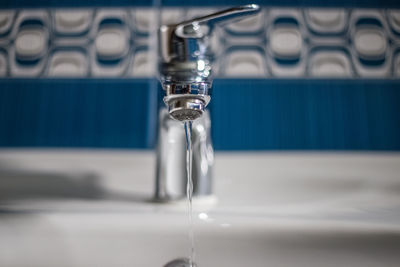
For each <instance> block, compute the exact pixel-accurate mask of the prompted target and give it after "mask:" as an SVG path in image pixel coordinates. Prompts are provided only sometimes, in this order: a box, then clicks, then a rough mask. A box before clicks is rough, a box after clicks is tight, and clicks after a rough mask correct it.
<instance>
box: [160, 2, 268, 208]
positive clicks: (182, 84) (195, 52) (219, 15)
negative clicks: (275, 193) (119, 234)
mask: <svg viewBox="0 0 400 267" xmlns="http://www.w3.org/2000/svg"><path fill="white" fill-rule="evenodd" d="M259 9H260V8H259V6H258V5H254V4H252V5H244V6H239V7H234V8H229V9H225V10H222V11H219V12H216V13H213V14H209V15H206V16H201V17H197V18H194V19H191V20H186V21H183V22H181V23H178V24H171V25H162V26H161V27H160V28H159V31H158V41H159V43H158V50H159V66H158V68H159V80H160V82H161V85H162V88H163V91H164V103H165V104H166V107H167V109H161V111H160V114H159V123H160V124H159V125H160V127H159V132H158V145H157V171H156V190H155V199H156V200H159V201H164V200H170V199H179V198H182V197H184V196H185V192H186V190H185V187H186V173H185V170H186V168H185V165H184V164H185V162H186V161H185V151H186V150H185V135H184V129H183V126H182V123H181V122H182V121H188V120H191V121H194V122H193V128H192V129H193V133H192V140H193V141H192V143H193V173H192V178H193V182H194V191H193V194H194V195H195V196H206V195H210V194H211V193H212V190H211V189H212V188H211V181H212V179H211V176H212V175H211V172H212V165H213V161H214V157H213V149H212V145H211V138H210V132H211V131H210V125H211V121H210V115H209V112H208V111H207V110H206V109H205V108H206V106H207V105H208V103H209V102H210V99H211V97H210V93H211V86H212V80H213V75H212V74H213V73H212V63H213V61H214V56H213V53H212V51H211V48H210V36H211V33H212V32H213V29H214V27H215V25H216V24H217V23H222V22H224V21H225V22H226V21H232V19H234V18H242V17H243V16H245V15H250V14H254V13H256V12H258V11H259Z"/></svg>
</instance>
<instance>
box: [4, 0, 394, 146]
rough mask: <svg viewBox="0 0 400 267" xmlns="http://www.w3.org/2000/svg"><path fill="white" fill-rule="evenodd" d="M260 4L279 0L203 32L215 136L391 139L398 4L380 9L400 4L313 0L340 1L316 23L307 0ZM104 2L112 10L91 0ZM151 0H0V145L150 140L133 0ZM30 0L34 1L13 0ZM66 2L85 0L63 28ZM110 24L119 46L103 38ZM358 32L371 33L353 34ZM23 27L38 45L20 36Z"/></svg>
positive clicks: (150, 72)
mask: <svg viewBox="0 0 400 267" xmlns="http://www.w3.org/2000/svg"><path fill="white" fill-rule="evenodd" d="M161 2H162V6H163V7H173V8H172V9H171V8H169V9H168V8H166V9H163V10H162V12H161V16H160V17H161V18H162V19H165V20H171V19H176V18H183V17H185V18H188V17H190V16H192V15H193V14H197V13H198V12H203V11H204V10H203V11H202V10H200V11H199V10H197V9H192V8H190V6H192V5H193V2H192V1H177V0H174V1H154V3H153V4H157V5H158V4H161ZM239 2H240V1H222V2H219V3H218V5H232V4H238V3H239ZM256 2H257V1H256ZM246 3H247V2H246ZM196 4H197V3H196ZM268 4H269V5H274V4H279V6H285V7H290V8H289V9H281V8H276V7H272V8H264V10H263V12H262V13H261V15H260V16H259V17H258V19H255V20H254V21H253V22H252V24H251V27H250V26H249V25H248V24H246V23H244V24H241V25H240V24H237V25H233V26H227V27H224V28H220V29H218V34H217V35H216V38H214V39H213V44H214V45H215V47H216V48H217V49H216V53H217V58H218V59H219V60H218V63H217V64H216V65H215V69H216V70H217V72H216V73H217V79H216V80H215V82H214V88H213V96H212V101H211V103H210V110H211V116H212V134H213V140H214V146H215V148H216V149H218V150H269V149H274V150H285V149H294V150H299V149H330V150H337V149H340V150H400V138H399V136H400V116H399V114H400V91H399V90H400V80H399V77H400V22H399V21H400V18H399V16H400V11H399V9H393V7H398V6H400V5H399V3H397V1H359V2H358V1H335V2H333V1H328V2H326V3H325V2H324V4H323V6H324V7H327V6H337V7H340V8H339V9H335V12H336V13H335V14H334V15H335V16H336V15H338V14H339V16H340V20H339V23H336V24H335V25H333V26H332V25H331V26H329V27H328V28H329V29H328V28H323V27H322V28H321V25H316V24H315V23H314V22H315V20H319V19H320V17H315V14H314V15H313V14H312V11H313V10H312V9H309V8H308V7H312V6H321V5H322V4H321V3H320V2H319V1H311V0H309V1H306V0H303V1H279V2H278V1H276V2H274V1H270V2H268ZM110 5H111V6H113V7H116V8H113V9H108V8H105V9H104V8H102V7H105V6H110ZM126 5H128V6H129V8H121V6H126ZM150 5H151V4H150V3H148V2H145V1H137V2H135V3H132V2H131V1H129V3H128V1H123V0H117V1H113V2H112V3H109V2H108V1H96V2H95V3H92V2H91V1H73V0H71V1H68V2H66V1H52V0H39V1H35V2H34V3H33V2H31V1H24V0H16V1H2V2H1V3H0V8H6V7H8V8H10V7H12V8H13V9H7V10H6V13H1V12H0V77H2V78H0V147H26V146H28V147H98V148H139V149H143V148H144V149H146V148H154V146H155V142H156V132H157V115H158V109H159V108H160V107H161V106H162V105H163V103H162V92H161V89H160V85H159V82H158V81H157V80H156V79H155V75H156V70H155V69H156V68H155V64H154V63H155V57H154V56H155V54H154V50H152V49H154V47H152V40H154V39H152V35H151V34H150V33H151V27H154V25H149V24H148V22H149V21H144V20H143V17H144V18H148V17H150V18H153V17H154V14H156V13H152V9H149V8H147V9H146V8H142V7H140V8H138V7H137V6H147V7H153V6H150ZM181 5H182V6H186V7H185V8H182V7H181ZM201 5H202V6H203V7H207V8H213V5H214V3H212V2H211V1H207V0H206V1H202V3H201ZM33 6H34V7H43V8H41V9H26V7H33ZM66 6H69V7H76V6H80V7H84V8H81V9H80V12H81V14H83V17H85V18H87V20H83V21H84V22H82V23H81V25H80V26H79V27H75V28H71V29H69V28H68V27H67V26H68V25H71V23H72V24H74V21H70V19H71V18H72V17H71V16H68V12H67V13H62V12H59V13H57V12H58V11H65V10H62V9H58V8H59V7H66ZM304 6H306V7H307V8H299V7H304ZM54 7H57V8H54ZM94 7H96V8H94ZM97 7H99V8H97ZM343 7H351V9H347V8H345V9H343ZM361 7H374V9H361ZM383 7H391V9H384V8H383ZM146 10H147V11H148V10H150V11H151V12H150V13H145V11H146ZM0 11H1V10H0ZM67 11H68V10H67ZM147 11H146V12H147ZM314 11H315V10H314ZM168 12H169V13H168ZM196 12H197V13H196ZM318 12H319V11H318ZM318 12H317V13H318ZM4 14H6V16H9V18H10V19H9V20H7V19H6V20H4V16H3V15H4ZM75 15H76V14H75ZM330 15H332V14H330ZM313 16H314V17H313ZM65 18H66V20H65ZM58 19H64V21H63V22H62V23H61V24H60V23H59V21H58ZM75 19H76V20H77V21H78V20H79V21H82V20H81V18H75ZM312 20H314V22H312ZM4 21H5V22H4ZM150 21H151V20H150ZM342 22H343V23H342ZM257 23H258V24H257ZM313 23H314V24H313ZM324 23H325V24H326V21H325V22H324ZM324 23H322V24H324ZM328 24H329V23H328ZM149 27H150V28H149ZM32 33H34V34H35V35H36V37H35V36H32ZM110 33H111V35H110ZM282 34H284V35H285V36H286V37H288V36H289V37H290V38H295V40H294V41H295V42H294V43H296V42H299V43H300V44H301V45H299V46H298V47H290V46H288V47H284V48H285V49H286V50H285V49H283V50H282V46H280V45H279V43H276V44H275V43H274V40H277V39H279V38H281V37H283V35H282ZM110 36H115V37H116V38H119V40H121V42H120V44H121V46H116V47H114V46H112V42H111V43H109V44H108V45H107V42H104V40H106V39H107V38H109V37H110ZM371 36H372V37H371ZM286 37H285V38H286ZM358 37H359V38H360V39H357V40H363V38H367V39H368V38H372V40H378V44H375V45H372V46H368V45H367V46H365V45H364V44H365V42H358V43H357V40H356V38H358ZM24 38H28V39H29V38H30V39H31V40H38V41H39V43H35V45H38V44H40V45H42V48H41V49H33V48H32V47H34V46H25V45H24V44H26V43H27V42H22V41H21V40H24ZM32 38H33V39H32ZM35 38H36V39H35ZM18 42H20V44H19V46H18V45H17V44H18ZM28 43H29V42H28ZM110 44H111V45H110ZM367 44H369V43H368V42H367ZM39 50H40V51H39ZM289 50H290V51H289ZM60 62H61V64H60ZM337 62H339V64H336V63H337ZM332 63H335V64H336V65H335V64H333V65H332ZM245 70H247V72H246V71H245ZM249 70H251V71H249ZM107 77H108V78H107ZM371 78H373V79H371Z"/></svg>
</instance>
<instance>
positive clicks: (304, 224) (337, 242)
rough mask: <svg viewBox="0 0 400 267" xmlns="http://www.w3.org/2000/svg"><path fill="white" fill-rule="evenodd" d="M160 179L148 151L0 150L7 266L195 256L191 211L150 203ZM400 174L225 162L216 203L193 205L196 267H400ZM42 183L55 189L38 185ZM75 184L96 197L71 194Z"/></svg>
mask: <svg viewBox="0 0 400 267" xmlns="http://www.w3.org/2000/svg"><path fill="white" fill-rule="evenodd" d="M153 173H154V155H153V154H152V153H149V152H117V151H114V152H110V151H108V152H105V151H92V152H91V151H74V150H73V151H15V150H14V151H10V150H3V151H0V194H1V193H3V197H0V237H1V238H0V266H7V267H9V266H10V267H11V266H29V267H34V266H40V267H47V266H52V267H53V266H73V267H75V266H84V267H87V266H96V267H97V266H98V267H102V266H107V267H108V266H113V267H114V266H124V267H125V266H140V267H146V266H149V267H152V266H157V267H161V266H163V265H164V264H165V263H166V262H168V261H170V260H172V259H175V258H178V257H187V256H188V255H189V239H188V217H187V213H186V211H187V205H186V204H187V203H186V202H185V201H181V202H177V203H169V204H155V203H152V202H149V201H148V199H150V197H151V195H152V190H153V183H154V179H153ZM399 173H400V155H399V154H382V153H380V154H372V153H371V154H356V153H347V154H339V153H321V154H315V153H314V154H312V153H308V154H305V153H236V154H217V156H216V170H215V177H216V178H215V192H216V195H217V201H215V199H214V198H208V199H199V200H196V201H195V207H194V217H195V227H194V228H195V240H196V262H197V264H198V266H199V267H212V266H216V267H221V266H227V267H228V266H229V267H236V266H238V267H239V266H240V267H243V266H252V267H253V266H273V267H280V266H288V267H289V266H290V267H294V266H296V267H300V266H305V267H313V266H316V267H329V266H335V267H337V266H346V267H347V266H352V267H354V266H355V267H357V266H360V267H361V266H363V267H366V266H377V267H378V266H379V267H381V266H385V267H390V266H398V263H399V262H400V253H399V248H400V194H399V191H400V176H399ZM51 177H52V178H51ZM29 179H30V180H29ZM51 179H58V181H59V182H58V183H54V184H52V182H49V181H50V180H51ZM22 182H23V183H22ZM21 183H22V184H29V185H31V186H27V187H26V188H25V190H17V189H16V188H20V186H19V187H18V186H17V185H20V184H21ZM43 183H47V184H51V185H52V187H49V188H46V187H43V186H41V187H39V186H36V187H35V186H34V185H32V184H39V185H43ZM59 183H61V184H62V185H63V186H62V187H58V186H57V184H59ZM77 185H82V187H85V188H86V189H85V190H86V191H87V192H89V194H88V195H87V196H86V197H85V195H84V194H83V193H84V192H78V193H75V194H74V190H75V189H76V186H77ZM29 188H30V190H31V191H29ZM37 188H42V189H41V190H39V189H37ZM43 188H44V189H43ZM60 188H63V189H60ZM7 190H8V191H7ZM35 190H36V191H35ZM46 190H48V191H52V194H50V193H49V192H47V191H46ZM10 191H11V192H13V193H14V194H11V193H9V194H8V197H4V195H6V196H7V194H4V192H10ZM75 191H76V190H75ZM86 191H85V192H86ZM39 193H40V194H39ZM57 193H59V195H62V196H63V197H60V196H59V195H57ZM12 196H14V198H13V197H12ZM27 196H29V199H28V198H27Z"/></svg>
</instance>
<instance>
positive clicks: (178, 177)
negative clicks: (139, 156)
mask: <svg viewBox="0 0 400 267" xmlns="http://www.w3.org/2000/svg"><path fill="white" fill-rule="evenodd" d="M192 112H196V111H192ZM202 112H203V111H202ZM210 125H211V121H210V115H209V113H208V111H204V115H203V116H201V117H200V118H199V119H197V120H196V121H194V122H193V127H192V131H193V132H192V140H193V141H192V142H193V167H192V171H193V173H192V177H193V184H194V188H193V195H194V196H200V195H203V196H204V195H210V194H211V193H212V190H211V189H212V166H213V162H214V152H213V148H212V144H211V138H210V136H211V134H210ZM158 134H159V136H158V145H157V172H156V188H155V199H156V200H157V201H168V200H174V199H180V198H184V197H186V182H187V176H186V166H185V164H186V143H185V142H186V141H185V131H184V128H183V125H182V123H181V122H179V121H176V120H173V119H171V117H170V115H169V112H168V111H167V110H166V109H162V110H161V112H160V128H159V133H158Z"/></svg>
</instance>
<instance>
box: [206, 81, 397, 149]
mask: <svg viewBox="0 0 400 267" xmlns="http://www.w3.org/2000/svg"><path fill="white" fill-rule="evenodd" d="M214 85H215V89H214V91H213V98H212V101H211V102H210V103H211V104H210V105H211V107H210V108H211V111H212V112H211V115H212V116H211V118H212V122H213V124H212V127H213V128H212V131H213V141H214V144H215V148H216V149H220V150H249V149H250V150H269V149H273V150H281V149H290V150H298V149H315V150H318V149H324V150H325V149H328V150H337V149H339V150H400V81H399V80H397V81H396V80H392V81H386V82H382V81H381V80H369V81H355V80H353V81H349V80H330V81H326V80H277V79H273V80H236V81H233V80H225V79H224V80H216V81H215V83H214Z"/></svg>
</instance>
